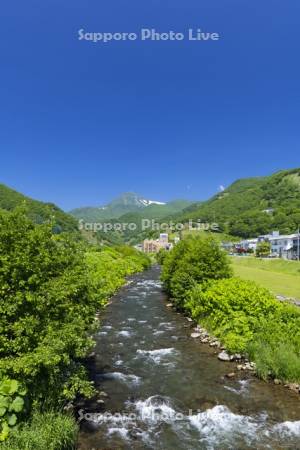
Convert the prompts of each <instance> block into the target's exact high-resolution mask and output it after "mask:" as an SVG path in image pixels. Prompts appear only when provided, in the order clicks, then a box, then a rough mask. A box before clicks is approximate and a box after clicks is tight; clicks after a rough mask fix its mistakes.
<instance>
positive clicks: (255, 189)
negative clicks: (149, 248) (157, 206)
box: [172, 169, 300, 237]
mask: <svg viewBox="0 0 300 450" xmlns="http://www.w3.org/2000/svg"><path fill="white" fill-rule="evenodd" d="M172 218H173V220H176V221H177V222H185V221H188V220H189V219H192V220H197V219H201V221H203V222H217V223H218V224H219V226H220V229H221V231H224V232H226V233H228V234H231V235H234V236H241V237H249V236H256V235H260V234H265V233H268V232H269V231H271V230H279V231H280V232H281V233H293V232H295V230H296V229H297V228H298V226H299V225H300V169H293V170H283V171H280V172H277V173H275V174H273V175H271V176H267V177H257V178H244V179H240V180H237V181H235V182H234V183H233V184H231V185H230V186H229V187H228V188H227V189H225V190H224V191H223V192H220V193H218V194H217V195H215V196H214V197H212V198H211V199H210V200H208V201H206V202H202V203H200V204H194V205H192V206H191V207H189V208H187V209H185V210H184V211H183V212H182V213H180V214H176V215H174V216H173V217H172Z"/></svg>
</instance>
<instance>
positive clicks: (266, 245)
mask: <svg viewBox="0 0 300 450" xmlns="http://www.w3.org/2000/svg"><path fill="white" fill-rule="evenodd" d="M270 253H271V244H270V242H259V243H258V244H257V246H256V252H255V255H256V256H257V257H258V258H263V257H267V256H270Z"/></svg>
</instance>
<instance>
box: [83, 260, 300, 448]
mask: <svg viewBox="0 0 300 450" xmlns="http://www.w3.org/2000/svg"><path fill="white" fill-rule="evenodd" d="M159 277H160V270H159V268H158V267H152V268H151V269H149V270H147V271H146V272H143V273H141V274H138V275H134V276H133V277H132V278H131V280H130V282H129V284H128V285H127V286H124V287H122V288H121V290H120V291H119V292H118V293H117V294H116V295H115V296H114V297H113V299H112V301H111V302H110V305H109V306H108V307H107V308H106V309H105V312H104V313H103V314H102V320H101V322H102V325H101V328H100V329H99V331H98V332H97V334H96V336H95V339H96V347H95V349H94V357H93V360H92V361H91V364H90V366H89V367H90V375H91V379H92V380H93V381H94V382H95V388H96V390H97V396H95V398H94V399H93V400H91V401H89V402H84V401H83V402H81V403H80V405H78V416H79V417H80V418H81V421H80V424H81V432H80V435H79V442H78V448H79V450H90V449H91V448H94V449H95V450H100V449H103V448H120V449H122V450H144V449H145V450H150V449H153V450H154V449H155V450H157V449H164V450H174V449H181V448H184V449H185V450H206V449H207V450H208V449H212V448H213V449H214V450H219V449H220V450H221V449H222V450H224V449H230V448H238V449H239V450H250V449H253V448H256V449H265V448H297V442H298V440H299V438H300V422H299V417H300V403H299V400H298V397H297V396H296V395H294V394H293V393H289V395H287V392H286V390H285V389H284V388H283V387H282V386H279V387H278V388H276V389H275V387H274V386H273V385H269V384H266V383H263V382H262V381H260V380H258V379H257V378H256V377H254V376H253V375H252V374H251V372H250V371H244V370H241V371H238V372H237V373H236V376H235V377H233V378H229V377H228V375H229V374H230V373H231V372H232V371H233V369H232V367H233V363H232V362H227V361H225V362H223V361H220V360H219V359H218V357H217V355H218V353H220V350H219V349H217V348H215V347H211V346H209V345H202V344H201V343H200V340H199V339H197V338H193V337H191V334H192V333H194V332H196V331H195V330H194V328H195V325H194V323H193V322H192V321H191V319H190V320H188V319H187V318H186V317H184V316H183V315H182V313H178V312H177V311H176V310H175V309H174V308H171V307H170V306H169V307H167V305H168V304H169V302H170V300H169V298H168V297H167V296H166V294H165V293H164V292H163V291H162V287H161V283H160V281H159Z"/></svg>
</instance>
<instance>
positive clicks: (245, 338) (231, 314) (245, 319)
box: [159, 236, 300, 383]
mask: <svg viewBox="0 0 300 450" xmlns="http://www.w3.org/2000/svg"><path fill="white" fill-rule="evenodd" d="M159 260H160V262H161V263H162V266H163V269H162V281H163V283H164V286H165V289H166V290H167V291H168V293H169V294H170V296H171V297H172V298H173V299H174V303H175V305H176V306H177V307H178V308H179V309H181V310H183V311H186V312H188V313H189V314H190V315H191V316H192V317H193V318H194V319H195V320H196V321H197V322H198V323H199V324H201V325H204V326H205V327H206V328H207V329H208V331H210V332H211V333H212V334H214V336H216V337H217V338H218V339H219V340H220V341H221V342H222V344H224V345H225V346H226V348H227V350H228V351H229V352H232V353H236V352H238V353H243V354H246V355H248V357H249V358H250V359H251V360H252V361H254V362H255V363H256V368H257V369H256V370H257V374H258V375H259V376H260V377H262V378H263V379H268V378H269V377H272V378H277V379H281V380H282V381H283V382H296V383H299V382H300V309H299V308H297V307H296V306H293V305H289V304H286V303H280V302H279V301H278V300H277V299H276V298H275V297H274V296H273V295H272V294H271V293H270V292H269V291H268V290H267V289H265V288H262V287H260V286H258V285H257V284H255V283H254V282H252V281H245V280H241V279H239V278H234V277H232V272H231V268H230V262H229V260H228V258H227V256H226V255H225V253H224V252H223V251H222V250H221V249H220V246H219V245H218V243H217V242H216V241H215V240H214V239H213V238H211V237H207V236H203V237H202V236H198V237H189V238H186V239H184V240H183V241H181V242H180V243H179V244H177V246H176V247H175V248H174V249H173V250H172V251H171V252H169V253H167V254H166V253H161V254H160V255H159Z"/></svg>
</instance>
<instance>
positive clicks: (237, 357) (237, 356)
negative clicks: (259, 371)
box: [230, 353, 242, 361]
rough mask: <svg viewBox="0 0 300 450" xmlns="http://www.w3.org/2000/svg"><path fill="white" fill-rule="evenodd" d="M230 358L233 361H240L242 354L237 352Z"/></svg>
mask: <svg viewBox="0 0 300 450" xmlns="http://www.w3.org/2000/svg"><path fill="white" fill-rule="evenodd" d="M230 359H231V361H240V360H241V359H242V355H240V354H239V353H235V354H234V355H232V356H231V357H230Z"/></svg>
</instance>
